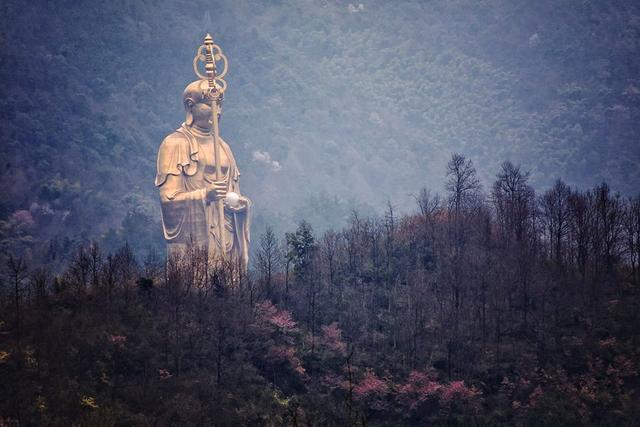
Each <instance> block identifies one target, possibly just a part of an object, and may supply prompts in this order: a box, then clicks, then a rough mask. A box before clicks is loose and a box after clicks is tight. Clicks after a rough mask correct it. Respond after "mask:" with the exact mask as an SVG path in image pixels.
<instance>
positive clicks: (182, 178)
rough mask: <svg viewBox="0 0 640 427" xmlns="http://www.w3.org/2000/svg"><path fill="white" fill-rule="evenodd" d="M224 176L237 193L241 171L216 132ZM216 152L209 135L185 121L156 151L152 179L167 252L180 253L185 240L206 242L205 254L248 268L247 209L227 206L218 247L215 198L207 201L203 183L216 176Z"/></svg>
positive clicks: (230, 188)
mask: <svg viewBox="0 0 640 427" xmlns="http://www.w3.org/2000/svg"><path fill="white" fill-rule="evenodd" d="M219 142H220V157H221V159H220V160H221V166H222V180H223V181H224V182H225V183H226V185H227V191H229V192H235V193H238V194H240V186H239V184H238V178H239V177H240V173H239V171H238V167H237V166H236V162H235V159H234V157H233V153H232V152H231V149H230V148H229V146H228V145H227V144H226V143H225V142H224V141H223V140H222V138H219ZM215 176H216V174H215V158H214V149H213V139H212V137H211V135H208V134H204V133H200V132H198V131H197V130H196V129H194V128H192V127H187V126H186V125H185V124H182V126H181V127H180V128H179V129H177V130H176V132H174V133H172V134H171V135H169V136H167V137H166V138H165V139H164V141H163V142H162V144H161V145H160V149H159V151H158V174H157V175H156V180H155V185H156V187H158V188H159V190H160V205H161V208H162V227H163V229H164V237H165V240H166V241H167V251H168V254H169V255H171V254H174V253H180V252H182V251H184V250H185V249H187V247H188V245H198V246H199V247H201V248H206V249H207V251H208V254H209V257H210V258H212V259H218V258H219V257H220V254H221V252H224V254H225V255H226V259H231V260H234V261H236V262H238V263H239V264H238V265H240V266H242V267H243V268H246V266H247V262H248V260H249V209H250V207H251V202H250V201H249V199H247V198H246V197H242V196H241V199H242V201H243V203H244V204H246V209H244V210H242V211H241V212H232V211H231V210H230V209H228V208H225V215H224V217H225V227H224V233H225V239H224V240H225V243H226V244H225V247H224V248H221V244H220V242H221V239H220V236H219V235H218V234H219V227H218V223H217V221H218V214H217V211H216V209H217V206H216V203H215V202H211V203H209V202H207V189H208V187H209V186H210V185H211V184H212V183H213V182H214V181H215Z"/></svg>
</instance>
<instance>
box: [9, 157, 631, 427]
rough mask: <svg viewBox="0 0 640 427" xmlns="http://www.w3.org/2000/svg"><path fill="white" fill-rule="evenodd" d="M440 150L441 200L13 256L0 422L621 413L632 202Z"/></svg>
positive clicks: (316, 421) (565, 417) (488, 418)
mask: <svg viewBox="0 0 640 427" xmlns="http://www.w3.org/2000/svg"><path fill="white" fill-rule="evenodd" d="M478 184H479V179H478V176H477V171H476V170H475V167H474V165H473V163H472V162H470V161H469V160H468V159H466V158H465V157H464V156H461V155H454V156H452V158H451V159H450V161H449V162H448V164H447V166H446V179H445V188H446V192H445V193H444V194H443V196H442V197H436V196H434V195H432V194H430V193H429V192H428V191H426V190H424V191H422V192H421V193H420V195H419V197H418V199H417V206H416V208H414V209H413V213H411V214H409V215H398V214H397V212H394V211H393V210H392V209H389V210H388V211H387V212H386V213H385V214H384V215H382V216H368V215H364V216H363V215H356V214H354V215H353V216H352V217H351V218H350V219H349V221H348V224H347V226H345V228H343V229H336V230H329V231H327V232H325V233H322V234H320V233H316V232H314V230H313V228H312V227H311V226H310V225H309V224H308V223H306V222H304V221H302V222H301V223H300V224H299V225H298V227H297V229H296V230H295V231H293V232H290V233H287V234H286V235H284V236H279V235H276V234H275V233H274V232H273V231H272V230H271V229H270V228H266V229H265V230H264V232H263V233H262V235H261V237H260V239H258V242H257V245H256V246H257V251H256V252H257V255H256V262H255V265H256V269H255V270H252V271H251V272H250V274H248V275H244V274H239V273H238V272H237V271H234V270H233V269H232V268H231V267H230V266H226V265H213V264H212V263H210V262H208V261H207V256H206V254H203V253H201V252H199V251H197V250H193V251H190V252H188V253H186V254H185V255H184V257H181V258H170V259H169V260H168V261H167V262H164V260H163V259H160V258H154V257H152V256H151V257H147V258H145V259H136V257H135V256H134V254H133V253H132V249H131V247H130V246H128V245H124V246H123V247H121V248H120V249H118V250H117V251H116V252H113V253H109V252H107V251H104V250H103V249H102V248H101V247H100V246H99V245H98V244H96V243H95V242H93V243H91V244H88V245H86V246H80V247H77V248H76V249H75V250H74V255H73V259H72V261H71V262H70V263H69V264H68V265H66V267H65V271H64V272H63V273H62V274H54V273H52V272H51V271H50V270H48V269H46V268H41V267H35V268H34V267H33V266H29V265H28V264H25V263H24V260H23V259H20V258H18V257H11V258H10V259H9V262H8V264H7V265H8V267H9V269H8V272H7V274H6V275H5V276H4V280H5V283H6V284H7V285H9V286H5V287H4V288H2V292H0V378H2V381H0V424H3V425H4V424H7V425H14V423H18V424H17V425H87V426H101V425H104V426H111V425H179V426H185V425H268V426H271V425H273V426H276V425H294V426H295V425H357V426H365V425H393V426H397V425H509V426H511V425H527V426H528V425H549V426H557V425H635V424H636V423H637V420H638V417H639V416H640V376H639V369H640V364H639V361H640V348H639V345H640V335H639V331H640V328H639V327H640V314H639V312H638V304H639V303H640V294H639V292H638V290H639V286H640V267H639V260H640V198H638V197H636V198H634V199H632V200H627V199H623V198H621V197H619V196H618V195H616V194H614V192H612V190H611V189H610V188H609V187H608V186H607V185H606V184H602V185H598V186H596V187H594V188H592V189H589V190H588V191H578V190H575V189H572V188H570V187H569V186H567V185H566V184H565V183H564V182H562V181H557V182H556V183H555V184H554V185H553V187H552V188H550V189H549V190H547V191H544V192H541V193H536V192H535V190H534V189H533V188H532V187H531V185H530V182H529V176H528V174H527V173H526V172H525V171H523V170H521V169H520V168H519V167H517V166H515V165H513V164H512V163H509V162H505V163H504V164H503V165H502V166H501V167H500V168H499V169H498V172H497V176H496V179H495V180H494V182H493V184H492V185H491V190H490V191H488V192H482V191H481V190H480V189H479V186H478Z"/></svg>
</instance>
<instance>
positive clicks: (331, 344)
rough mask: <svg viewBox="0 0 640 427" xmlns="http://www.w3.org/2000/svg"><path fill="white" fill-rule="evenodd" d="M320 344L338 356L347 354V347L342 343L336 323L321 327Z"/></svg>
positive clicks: (340, 332)
mask: <svg viewBox="0 0 640 427" xmlns="http://www.w3.org/2000/svg"><path fill="white" fill-rule="evenodd" d="M322 343H323V344H324V345H325V346H327V348H329V349H330V350H333V351H335V352H336V353H338V354H340V355H343V356H344V355H345V354H346V352H347V345H346V344H345V343H344V341H342V331H341V330H340V328H338V323H336V322H333V323H331V324H330V325H327V326H323V327H322Z"/></svg>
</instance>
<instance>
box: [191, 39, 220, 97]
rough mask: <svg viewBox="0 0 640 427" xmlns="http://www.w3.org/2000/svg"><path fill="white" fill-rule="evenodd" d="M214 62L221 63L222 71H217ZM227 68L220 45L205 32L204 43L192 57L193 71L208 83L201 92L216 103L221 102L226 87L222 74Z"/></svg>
mask: <svg viewBox="0 0 640 427" xmlns="http://www.w3.org/2000/svg"><path fill="white" fill-rule="evenodd" d="M200 63H202V64H203V65H204V70H205V71H204V74H203V73H202V72H201V71H200ZM216 63H221V66H222V72H220V73H218V66H217V64H216ZM228 69H229V62H228V61H227V57H226V56H225V55H224V54H223V53H222V49H221V48H220V46H218V45H217V44H215V43H213V37H211V34H207V35H206V36H205V38H204V44H202V45H201V46H200V47H199V48H198V50H197V52H196V56H195V57H194V58H193V71H194V73H196V76H198V77H199V78H200V79H202V80H203V83H204V81H206V82H207V83H208V86H207V87H203V88H202V89H203V91H204V92H203V94H204V95H205V96H206V97H207V98H210V99H211V100H213V99H215V100H216V101H217V102H218V103H221V102H222V99H223V94H224V91H225V90H226V89H227V82H226V81H225V80H224V76H226V75H227V70H228ZM203 86H204V84H203Z"/></svg>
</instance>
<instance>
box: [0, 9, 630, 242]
mask: <svg viewBox="0 0 640 427" xmlns="http://www.w3.org/2000/svg"><path fill="white" fill-rule="evenodd" d="M0 16H1V21H2V30H1V33H0V37H1V39H0V40H1V46H2V53H1V55H2V56H1V61H0V76H1V78H2V81H3V84H2V89H0V91H1V92H0V93H1V101H0V102H1V104H0V113H1V115H2V116H1V121H2V126H1V128H2V130H0V138H1V139H0V141H1V148H0V150H1V155H2V159H3V163H4V167H3V168H2V175H1V176H2V178H1V179H2V188H3V196H2V198H1V200H0V220H2V227H1V230H0V232H1V233H2V235H1V236H0V238H1V239H2V245H3V248H7V247H10V246H11V247H13V246H16V245H17V246H21V247H29V246H30V245H38V244H40V245H44V244H45V242H49V241H50V240H51V241H55V242H56V244H59V245H62V246H64V245H65V244H67V243H65V242H64V240H65V239H67V240H78V239H86V238H101V239H102V240H103V241H104V242H105V245H107V246H108V245H109V244H110V243H109V242H112V241H115V240H116V239H117V237H118V236H120V235H125V234H126V235H129V236H133V237H134V238H135V240H136V245H138V248H137V249H140V250H142V249H144V248H148V247H152V246H157V247H161V245H162V236H161V231H160V228H159V226H158V221H159V218H160V212H159V205H158V201H157V197H158V196H157V191H156V189H155V188H154V186H153V179H154V175H155V162H156V153H157V148H158V146H159V144H160V142H161V141H162V139H163V138H164V136H166V135H167V134H168V133H170V132H171V131H172V130H174V129H175V128H176V127H178V126H179V125H180V123H181V122H182V120H183V119H184V112H183V108H182V102H181V95H182V90H183V89H184V87H185V86H186V84H187V83H189V82H190V81H192V80H193V79H194V74H193V71H192V68H191V67H192V65H191V63H192V59H193V56H194V53H195V50H196V48H197V47H198V46H199V45H200V43H201V41H202V38H203V36H204V35H205V34H206V32H211V33H212V35H213V36H214V39H215V40H216V42H217V43H218V44H219V45H220V46H221V47H222V49H223V51H224V52H225V54H226V55H227V57H228V58H229V62H230V68H229V73H228V76H227V82H228V84H229V89H228V91H227V93H226V95H225V98H226V99H225V104H224V115H223V118H222V122H221V134H222V136H223V137H224V138H225V140H226V141H227V142H228V143H229V144H230V145H231V147H232V149H233V150H234V154H235V156H236V159H237V162H238V166H239V168H240V170H241V172H242V178H241V186H242V190H243V193H246V194H247V195H248V196H249V197H250V198H252V199H253V201H254V205H255V216H254V231H255V232H256V233H259V232H261V231H262V230H263V229H264V226H265V224H267V223H270V224H272V225H274V227H275V228H276V230H278V231H282V230H286V229H291V227H292V226H293V225H294V224H295V223H296V222H297V221H298V220H300V219H301V218H307V219H308V220H309V221H310V222H311V224H312V225H313V226H314V228H315V229H316V230H323V229H325V228H328V227H334V226H340V225H341V224H342V221H343V220H344V219H345V218H346V217H347V216H348V215H349V213H350V212H351V211H352V209H354V208H355V209H358V210H359V211H361V212H364V213H367V212H369V211H372V210H382V209H384V206H385V204H386V203H387V201H391V203H392V205H393V206H395V207H396V209H398V210H399V211H405V212H407V211H412V210H414V209H415V201H414V200H413V198H412V197H411V195H412V194H416V193H418V192H419V191H420V189H421V188H422V187H424V186H426V187H427V188H430V189H432V190H433V191H441V190H442V188H443V183H444V174H445V166H446V162H447V160H448V158H449V157H450V155H451V153H453V152H461V153H463V154H465V155H466V156H467V157H468V158H470V159H472V160H473V162H474V165H475V167H476V168H477V170H478V173H479V175H480V177H481V179H482V180H483V183H484V185H485V188H486V187H487V186H489V185H490V183H491V182H492V181H493V179H494V177H495V174H496V173H497V171H498V168H499V165H500V164H501V163H502V162H503V161H505V160H511V161H513V162H514V163H517V164H521V165H522V167H523V169H525V170H529V171H531V178H530V182H531V183H532V185H533V186H534V187H535V188H536V189H546V188H548V187H549V186H551V184H552V183H553V182H554V181H555V180H556V179H557V178H560V177H561V178H563V179H564V180H565V181H566V182H567V183H568V184H569V185H572V186H575V187H578V188H588V187H591V186H593V185H595V184H598V183H600V182H602V181H606V182H608V183H609V184H610V185H611V187H612V188H613V189H615V190H617V191H620V192H621V193H622V194H623V195H631V194H633V193H636V192H637V191H638V188H640V144H639V143H638V135H639V134H640V133H639V130H640V129H639V128H640V120H639V119H640V77H639V76H640V69H639V68H640V59H638V51H639V46H638V44H639V42H640V6H639V5H638V3H637V2H632V1H619V2H599V1H562V2H558V1H551V0H542V1H536V2H530V1H511V0H504V1H501V0H491V1H454V2H451V1H428V2H425V1H400V2H383V1H368V0H366V1H365V0H363V1H361V2H349V1H329V0H326V1H322V0H319V1H273V2H264V1H194V2H178V1H170V0H159V1H154V2H147V1H144V2H143V1H118V0H117V1H108V2H88V1H84V2H83V1H81V2H75V1H74V2H71V1H55V2H53V1H50V2H47V1H32V2H27V3H25V2H17V1H8V2H3V4H2V5H1V6H0ZM24 212H28V213H29V217H25V216H26V215H27V214H26V213H24ZM20 215H22V216H20ZM47 244H48V243H47Z"/></svg>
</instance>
